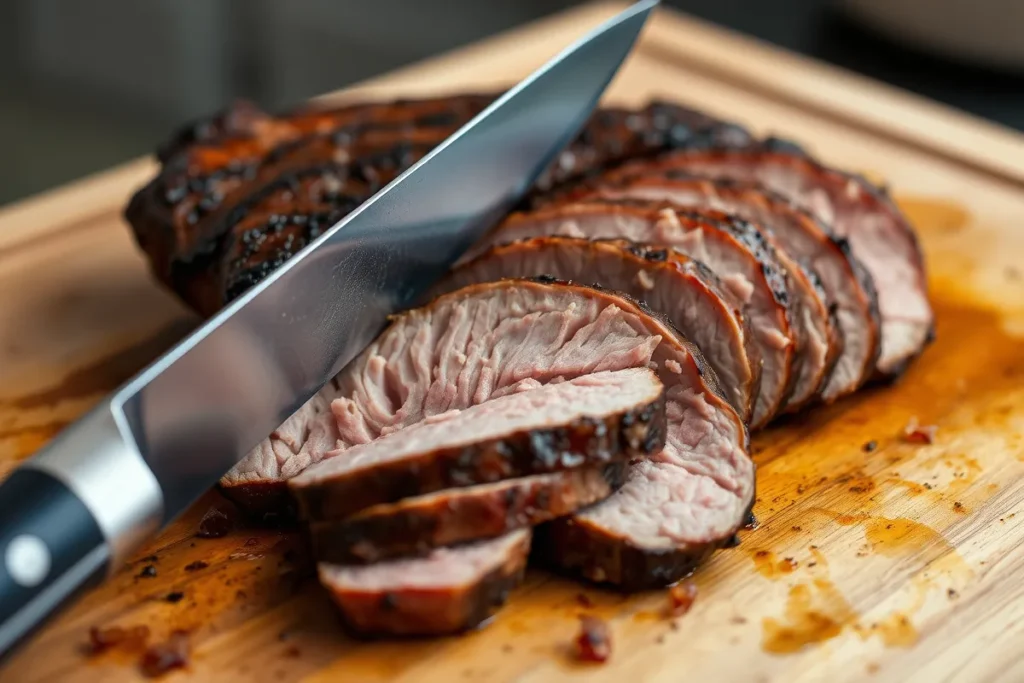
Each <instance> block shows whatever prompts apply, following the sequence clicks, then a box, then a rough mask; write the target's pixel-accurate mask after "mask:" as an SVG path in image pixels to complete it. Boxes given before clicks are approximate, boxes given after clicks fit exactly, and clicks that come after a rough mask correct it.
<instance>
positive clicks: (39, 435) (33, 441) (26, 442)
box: [0, 420, 69, 460]
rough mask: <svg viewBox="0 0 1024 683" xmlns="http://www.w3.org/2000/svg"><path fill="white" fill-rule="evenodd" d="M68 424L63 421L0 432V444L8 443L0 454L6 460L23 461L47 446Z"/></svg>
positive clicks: (1, 448)
mask: <svg viewBox="0 0 1024 683" xmlns="http://www.w3.org/2000/svg"><path fill="white" fill-rule="evenodd" d="M68 424H69V423H68V422H67V421H65V420H55V421H53V422H48V423H45V424H40V425H32V426H29V427H22V428H11V429H4V430H0V442H5V441H6V442H9V445H5V446H2V447H0V453H2V454H3V455H4V456H5V458H7V459H11V460H23V459H25V458H27V457H28V456H30V455H32V454H33V453H35V452H36V451H38V450H39V449H40V448H42V447H43V446H45V445H46V444H48V443H49V442H50V440H51V439H53V437H54V436H56V435H57V433H58V432H60V431H61V430H62V429H64V428H65V427H67V426H68Z"/></svg>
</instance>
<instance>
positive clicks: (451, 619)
mask: <svg viewBox="0 0 1024 683" xmlns="http://www.w3.org/2000/svg"><path fill="white" fill-rule="evenodd" d="M530 543H531V531H530V530H529V529H518V530H516V531H513V532H511V533H508V534H505V535H504V536H499V537H498V538H494V539H490V540H486V541H479V542H476V543H472V544H468V545H464V546H457V547H452V548H438V549H436V550H434V551H432V552H431V553H430V554H429V555H427V556H425V557H416V558H406V559H399V560H391V561H388V562H379V563H376V564H370V565H362V566H358V565H357V566H352V565H337V564H329V563H326V562H322V563H319V564H318V565H317V574H318V575H319V578H320V583H321V585H323V586H324V588H326V589H327V591H328V593H330V595H331V598H332V599H333V600H334V602H335V604H336V605H337V606H338V609H339V611H340V613H341V617H342V620H343V621H344V623H345V625H346V626H347V627H348V629H349V630H350V631H352V632H353V633H355V634H357V635H362V636H394V635H402V636H439V635H451V634H456V633H459V632H462V631H465V630H467V629H471V628H474V627H475V626H478V625H479V624H480V623H482V622H483V621H485V620H486V619H488V618H489V617H490V616H491V615H492V614H493V611H494V609H495V608H496V607H499V606H500V605H502V604H503V603H504V602H505V600H506V599H507V597H508V594H509V592H510V591H511V590H512V589H513V588H515V587H516V586H517V585H518V584H519V583H520V582H521V581H522V578H523V575H524V573H525V570H526V561H527V557H528V555H529V553H530Z"/></svg>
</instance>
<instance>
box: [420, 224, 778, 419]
mask: <svg viewBox="0 0 1024 683" xmlns="http://www.w3.org/2000/svg"><path fill="white" fill-rule="evenodd" d="M531 275H551V276H554V277H556V278H560V279H563V280H573V281H576V282H585V283H595V284H599V285H602V286H605V287H608V288H610V289H615V290H618V291H621V292H625V293H626V294H629V295H631V296H633V297H635V298H637V299H640V300H642V301H643V302H644V303H646V304H647V305H649V306H650V307H651V308H653V309H654V310H655V311H658V312H659V313H661V314H663V315H665V316H666V317H667V318H668V319H669V321H670V322H671V323H672V324H674V325H675V326H676V327H677V328H678V329H679V330H680V331H681V332H682V333H683V334H684V335H686V337H687V338H688V339H690V341H692V342H693V343H695V344H696V345H697V347H698V348H699V349H700V350H701V351H702V352H703V353H704V356H705V358H707V359H708V362H709V363H710V364H711V367H712V368H714V370H715V373H716V374H717V375H718V378H719V380H720V381H721V383H722V388H723V389H724V390H725V392H726V396H727V397H728V398H729V401H730V403H732V405H733V407H734V408H736V410H738V411H739V413H740V416H741V417H742V418H743V419H744V420H745V421H749V420H750V418H751V415H752V411H753V402H754V400H755V399H756V398H757V394H758V390H759V388H760V382H761V361H760V355H759V353H760V352H759V349H758V347H757V345H756V344H755V343H754V342H753V339H752V334H751V331H750V330H749V329H748V326H747V323H746V321H745V320H744V318H743V315H742V312H741V310H740V309H741V308H742V305H743V303H742V301H740V300H739V299H738V298H737V297H736V296H735V294H734V293H733V292H731V291H730V290H728V289H727V288H726V287H725V286H724V285H723V284H722V283H721V282H720V281H719V279H718V277H717V276H716V275H715V274H714V273H713V272H712V271H711V270H710V269H708V267H707V266H705V265H704V264H703V263H701V262H700V261H697V260H694V259H691V258H690V257H688V256H686V255H684V254H682V253H681V252H679V251H676V250H673V249H668V248H665V247H651V246H644V245H640V244H637V243H635V242H629V241H628V240H587V239H583V238H579V237H563V236H554V237H534V238H525V239H522V240H517V241H515V242H513V243H511V244H505V245H499V246H496V247H494V248H492V249H489V250H488V251H486V252H484V253H483V254H481V255H480V256H478V257H477V258H475V259H473V260H471V261H469V262H467V263H464V264H463V265H462V266H461V267H459V268H456V269H455V270H454V271H453V272H452V273H451V274H450V275H449V276H448V277H446V278H445V279H444V280H443V281H442V282H441V283H439V284H438V285H437V287H436V288H435V293H441V292H447V291H451V290H453V289H458V288H459V287H464V286H466V285H470V284H473V283H477V282H488V281H491V280H498V279H501V278H504V277H526V276H531Z"/></svg>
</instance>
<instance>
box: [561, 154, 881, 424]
mask: <svg viewBox="0 0 1024 683" xmlns="http://www.w3.org/2000/svg"><path fill="white" fill-rule="evenodd" d="M686 158H687V157H686V156H683V155H680V156H678V157H676V159H677V161H679V163H680V165H679V166H674V167H671V168H663V167H660V165H659V166H654V165H652V164H639V163H638V164H627V165H625V166H624V167H622V168H621V169H617V170H614V171H611V172H609V173H608V174H607V175H606V179H602V181H601V182H600V183H598V184H597V187H598V189H596V190H589V189H588V190H585V191H584V192H582V193H581V194H582V195H583V196H586V194H588V193H589V194H594V193H597V194H598V195H600V196H612V197H638V198H644V199H655V200H659V199H660V200H669V201H671V202H673V203H674V204H678V205H681V206H687V207H692V208H695V209H712V210H719V211H726V212H729V213H734V214H736V215H737V216H739V217H740V218H743V219H744V220H748V221H751V222H753V223H755V224H758V225H761V226H763V227H764V228H765V232H766V234H768V235H770V236H771V237H772V238H773V239H774V240H775V242H776V246H777V249H776V251H777V253H787V254H788V255H789V256H791V257H792V258H793V259H794V260H795V261H796V262H797V264H799V266H800V268H803V269H805V270H806V275H808V276H810V277H811V279H812V280H815V281H818V282H820V285H821V288H822V289H823V293H824V295H825V296H824V300H822V299H821V298H820V297H812V296H809V295H808V288H807V287H806V286H804V287H798V288H794V290H793V291H795V292H797V293H803V294H804V301H803V304H804V305H803V313H804V319H803V321H802V323H803V324H802V327H803V329H804V330H805V339H806V340H807V342H808V343H806V344H805V345H803V347H802V348H803V356H804V360H805V362H804V363H803V365H802V367H801V374H800V380H799V381H798V382H797V389H796V391H794V394H793V396H792V397H791V399H790V406H789V407H790V409H791V410H794V409H797V408H800V407H802V406H803V405H805V404H806V403H807V401H808V400H809V399H811V398H812V397H813V396H814V395H815V393H817V391H816V387H817V388H820V390H821V391H820V397H821V398H822V399H823V400H825V401H826V402H830V401H833V400H835V399H837V398H839V397H840V396H843V395H846V394H848V393H850V392H852V391H854V390H856V389H857V388H858V387H859V386H861V385H862V384H863V383H864V381H865V380H867V379H868V378H869V377H870V374H871V372H872V370H873V368H874V363H875V360H876V358H877V356H878V352H879V350H880V344H879V341H880V336H879V335H880V320H879V316H878V303H877V297H876V295H875V290H874V284H873V281H872V280H871V276H870V275H868V273H867V271H866V270H865V269H864V268H863V266H862V265H861V264H860V262H859V261H857V260H856V259H855V258H854V257H853V256H852V255H851V254H850V251H849V248H848V247H847V244H846V242H845V241H843V240H838V239H836V238H835V237H834V236H833V235H832V234H831V233H830V231H829V229H828V228H827V227H826V226H825V225H824V224H822V223H821V222H820V221H818V220H816V219H815V218H814V217H813V216H811V215H810V214H809V213H808V212H806V211H804V210H802V209H800V208H799V207H797V206H794V205H793V204H792V203H791V202H789V201H787V200H786V199H785V198H783V197H782V196H780V195H778V194H776V193H774V192H772V191H770V190H768V189H766V188H765V187H763V186H761V185H760V184H758V183H753V182H741V181H733V180H725V179H718V180H716V179H711V178H705V177H700V176H695V175H693V174H690V173H688V172H687V171H686V168H685V160H686ZM789 267H790V268H791V269H792V268H793V266H789ZM826 306H827V307H826ZM828 307H831V308H834V314H835V315H834V317H835V320H836V323H837V324H836V325H835V326H833V325H829V324H828V323H829V321H830V318H831V316H830V312H829V310H828Z"/></svg>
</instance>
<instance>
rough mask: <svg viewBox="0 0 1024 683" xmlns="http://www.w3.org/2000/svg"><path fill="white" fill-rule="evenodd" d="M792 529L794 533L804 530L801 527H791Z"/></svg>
mask: <svg viewBox="0 0 1024 683" xmlns="http://www.w3.org/2000/svg"><path fill="white" fill-rule="evenodd" d="M790 529H791V530H792V531H803V528H801V527H798V526H792V527H790Z"/></svg>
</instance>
